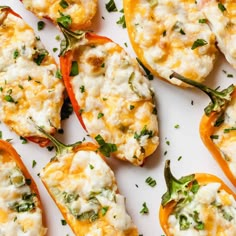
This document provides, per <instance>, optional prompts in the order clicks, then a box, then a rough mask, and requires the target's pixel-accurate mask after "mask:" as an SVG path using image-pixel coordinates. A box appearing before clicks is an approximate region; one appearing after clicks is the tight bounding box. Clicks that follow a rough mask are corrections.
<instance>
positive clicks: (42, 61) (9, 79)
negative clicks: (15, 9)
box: [0, 11, 64, 137]
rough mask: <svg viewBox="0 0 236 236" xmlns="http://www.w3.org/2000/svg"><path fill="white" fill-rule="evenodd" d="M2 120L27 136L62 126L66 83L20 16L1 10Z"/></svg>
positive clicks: (0, 93)
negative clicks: (64, 83)
mask: <svg viewBox="0 0 236 236" xmlns="http://www.w3.org/2000/svg"><path fill="white" fill-rule="evenodd" d="M0 44H1V47H0V120H1V121H3V122H4V123H5V124H6V125H8V126H9V127H10V129H12V130H13V131H15V132H16V133H17V134H18V135H20V136H23V137H29V136H38V137H41V136H42V134H41V133H40V132H38V131H37V130H36V129H35V127H34V125H33V124H32V122H29V118H32V119H33V120H34V121H35V123H37V124H38V125H39V126H43V127H44V128H45V130H46V131H47V132H49V133H54V132H55V129H58V128H60V111H61V106H62V103H63V91H64V86H63V83H62V80H60V79H58V78H56V73H57V71H58V68H57V65H56V63H55V61H54V59H53V58H52V56H50V55H49V54H48V52H47V51H46V50H45V48H44V47H43V45H42V43H41V42H40V40H39V39H38V38H37V37H36V35H35V34H34V32H33V30H32V29H31V28H30V27H29V26H28V25H27V24H26V23H25V22H24V21H23V20H22V19H21V18H19V17H17V16H15V15H13V14H11V13H9V14H7V11H2V12H0Z"/></svg>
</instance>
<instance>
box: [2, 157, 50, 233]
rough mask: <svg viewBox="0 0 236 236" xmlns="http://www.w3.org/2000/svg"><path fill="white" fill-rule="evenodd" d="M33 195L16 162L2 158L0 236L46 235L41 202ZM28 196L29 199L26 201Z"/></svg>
mask: <svg viewBox="0 0 236 236" xmlns="http://www.w3.org/2000/svg"><path fill="white" fill-rule="evenodd" d="M32 194H33V193H32V192H31V189H30V187H29V186H28V185H27V184H26V183H25V177H24V176H23V174H22V172H21V171H20V170H19V169H18V167H17V166H16V164H15V162H13V161H9V162H3V157H2V156H0V235H2V236H16V235H17V236H23V235H27V236H43V235H45V234H46V229H45V228H44V227H43V223H42V211H41V209H40V208H39V207H38V201H39V200H38V198H37V196H33V195H32ZM26 195H27V196H28V198H27V199H25V200H24V197H25V196H26ZM27 204H28V205H27ZM32 204H33V205H32ZM32 206H33V207H32ZM30 207H32V210H30V209H31V208H30Z"/></svg>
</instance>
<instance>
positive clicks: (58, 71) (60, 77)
mask: <svg viewBox="0 0 236 236" xmlns="http://www.w3.org/2000/svg"><path fill="white" fill-rule="evenodd" d="M55 77H56V78H58V79H62V74H61V70H60V69H57V71H56V74H55Z"/></svg>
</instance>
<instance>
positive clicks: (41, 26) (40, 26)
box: [38, 21, 45, 31]
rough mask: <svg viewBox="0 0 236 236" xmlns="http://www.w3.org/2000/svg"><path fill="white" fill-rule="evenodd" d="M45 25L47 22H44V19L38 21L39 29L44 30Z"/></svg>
mask: <svg viewBox="0 0 236 236" xmlns="http://www.w3.org/2000/svg"><path fill="white" fill-rule="evenodd" d="M44 26H45V22H43V21H38V30H39V31H40V30H42V29H43V28H44Z"/></svg>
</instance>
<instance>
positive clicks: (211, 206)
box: [168, 182, 236, 236]
mask: <svg viewBox="0 0 236 236" xmlns="http://www.w3.org/2000/svg"><path fill="white" fill-rule="evenodd" d="M220 187H221V184H220V183H217V182H215V183H209V184H206V185H203V186H201V187H200V188H199V190H198V192H197V193H196V194H195V195H193V196H191V198H190V200H189V201H187V202H186V203H185V205H184V207H182V208H181V209H180V210H176V212H175V213H173V214H171V215H170V216H169V218H168V226H169V232H170V233H171V234H170V235H174V236H186V235H189V236H190V235H191V236H200V235H201V236H210V235H217V236H223V235H224V236H228V235H236V200H235V199H234V197H233V196H232V195H230V194H228V193H227V192H226V191H224V190H221V189H220ZM180 204H181V203H180ZM177 208H178V205H177V206H176V207H175V209H177Z"/></svg>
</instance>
